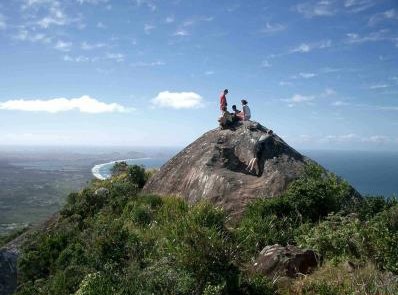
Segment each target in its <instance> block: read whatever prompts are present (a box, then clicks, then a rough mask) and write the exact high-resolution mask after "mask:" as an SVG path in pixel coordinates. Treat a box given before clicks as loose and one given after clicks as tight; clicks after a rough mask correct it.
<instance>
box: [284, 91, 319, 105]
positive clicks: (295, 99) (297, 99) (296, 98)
mask: <svg viewBox="0 0 398 295" xmlns="http://www.w3.org/2000/svg"><path fill="white" fill-rule="evenodd" d="M314 99H315V96H305V95H301V94H294V95H293V96H292V97H291V98H289V99H283V101H286V102H287V103H288V106H289V107H294V106H296V105H298V104H302V103H305V104H310V103H311V101H313V100H314Z"/></svg>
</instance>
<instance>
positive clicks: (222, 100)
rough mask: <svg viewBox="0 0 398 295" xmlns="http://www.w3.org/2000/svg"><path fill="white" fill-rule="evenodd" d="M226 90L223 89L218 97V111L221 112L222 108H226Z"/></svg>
mask: <svg viewBox="0 0 398 295" xmlns="http://www.w3.org/2000/svg"><path fill="white" fill-rule="evenodd" d="M227 94H228V89H225V90H224V92H223V93H222V94H221V96H220V110H221V112H222V111H223V109H224V107H227V105H228V104H227V97H226V95H227Z"/></svg>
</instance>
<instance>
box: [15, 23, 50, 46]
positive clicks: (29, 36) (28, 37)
mask: <svg viewBox="0 0 398 295" xmlns="http://www.w3.org/2000/svg"><path fill="white" fill-rule="evenodd" d="M14 38H15V39H17V40H20V41H29V42H33V43H36V42H37V43H44V44H49V43H51V41H52V39H51V37H49V36H48V35H47V34H44V33H36V32H31V31H29V30H27V29H25V27H21V28H19V30H18V33H17V34H16V35H15V36H14Z"/></svg>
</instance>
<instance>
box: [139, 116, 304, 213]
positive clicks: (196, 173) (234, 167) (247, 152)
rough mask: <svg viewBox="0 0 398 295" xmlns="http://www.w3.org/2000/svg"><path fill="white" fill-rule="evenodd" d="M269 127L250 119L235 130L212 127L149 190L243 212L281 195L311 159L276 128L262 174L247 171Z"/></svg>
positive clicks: (261, 160) (266, 149)
mask: <svg viewBox="0 0 398 295" xmlns="http://www.w3.org/2000/svg"><path fill="white" fill-rule="evenodd" d="M268 131H269V130H268V129H267V128H265V127H263V126H262V125H260V124H259V123H256V122H250V121H249V122H243V123H240V125H238V126H236V127H235V128H234V129H232V130H231V129H226V130H220V129H219V128H218V129H214V130H211V131H209V132H207V133H205V134H204V135H202V136H201V137H200V138H199V139H197V140H196V141H195V142H193V143H192V144H190V145H189V146H188V147H186V148H185V149H184V150H182V151H181V152H180V153H179V154H177V155H176V156H175V157H173V158H172V159H171V160H170V161H169V162H167V163H166V164H165V165H163V167H161V169H160V171H159V172H158V173H156V174H155V175H154V176H153V177H152V178H151V179H150V180H149V181H148V183H147V184H146V186H145V187H144V192H146V193H156V194H159V195H176V196H180V197H183V198H185V199H186V200H187V201H189V202H196V201H199V200H203V199H206V200H209V201H211V202H212V203H214V204H216V205H218V206H222V207H224V208H225V209H226V210H227V212H229V213H232V214H238V215H239V214H241V213H242V211H243V208H244V207H245V205H246V204H247V203H248V202H249V201H251V200H252V199H255V198H260V197H274V196H277V195H280V194H281V193H282V192H283V191H284V190H285V189H286V187H287V185H288V184H289V183H290V182H291V181H293V180H294V179H296V178H298V177H299V176H300V175H302V173H303V168H304V165H305V163H306V162H307V161H310V160H309V159H307V158H306V157H304V156H302V155H301V154H300V153H298V152H297V151H295V150H294V149H293V148H291V147H290V146H289V145H288V144H287V143H285V142H284V141H283V140H282V139H281V138H280V137H278V136H277V135H276V134H272V135H271V136H269V138H267V140H266V142H264V143H263V144H262V149H261V155H260V157H259V158H258V162H259V167H260V172H259V174H258V173H251V172H249V171H247V170H246V167H247V165H248V163H249V162H250V160H251V159H252V158H253V157H254V156H255V155H254V153H255V152H254V150H255V145H256V143H257V142H258V140H259V139H260V137H261V136H262V135H263V137H264V136H266V135H267V132H268ZM267 137H268V136H267Z"/></svg>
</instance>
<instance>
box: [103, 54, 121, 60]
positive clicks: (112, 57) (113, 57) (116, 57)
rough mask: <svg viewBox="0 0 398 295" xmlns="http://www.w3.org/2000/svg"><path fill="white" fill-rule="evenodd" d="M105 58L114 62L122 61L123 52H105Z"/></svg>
mask: <svg viewBox="0 0 398 295" xmlns="http://www.w3.org/2000/svg"><path fill="white" fill-rule="evenodd" d="M106 58H107V59H110V60H114V61H116V62H123V61H124V54H122V53H107V54H106Z"/></svg>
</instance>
